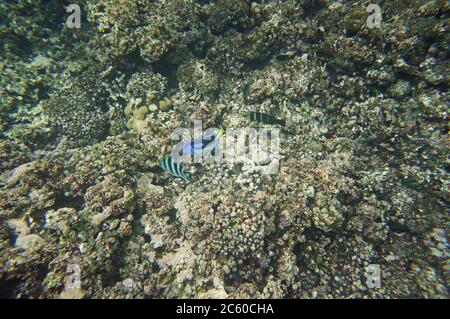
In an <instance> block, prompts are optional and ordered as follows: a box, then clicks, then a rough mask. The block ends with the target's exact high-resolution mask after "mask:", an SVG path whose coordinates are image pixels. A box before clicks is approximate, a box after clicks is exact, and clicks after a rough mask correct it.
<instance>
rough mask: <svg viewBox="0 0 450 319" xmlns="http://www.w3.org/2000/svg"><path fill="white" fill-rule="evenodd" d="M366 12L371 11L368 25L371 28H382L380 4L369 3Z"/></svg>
mask: <svg viewBox="0 0 450 319" xmlns="http://www.w3.org/2000/svg"><path fill="white" fill-rule="evenodd" d="M366 12H367V13H369V16H368V17H367V27H368V28H369V29H380V28H381V8H380V6H379V5H378V4H373V3H371V4H369V5H368V6H367V8H366Z"/></svg>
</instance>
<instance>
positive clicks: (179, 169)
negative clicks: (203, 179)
mask: <svg viewBox="0 0 450 319" xmlns="http://www.w3.org/2000/svg"><path fill="white" fill-rule="evenodd" d="M159 166H160V167H161V168H162V169H163V170H165V171H167V172H168V173H169V174H170V175H173V176H175V177H180V178H182V179H183V180H185V181H188V180H189V172H187V171H186V170H185V169H184V167H183V165H181V164H180V163H178V162H175V161H174V160H173V158H172V156H170V155H166V156H164V157H163V158H162V159H161V160H160V161H159Z"/></svg>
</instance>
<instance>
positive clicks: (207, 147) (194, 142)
mask: <svg viewBox="0 0 450 319" xmlns="http://www.w3.org/2000/svg"><path fill="white" fill-rule="evenodd" d="M224 132H225V130H224V129H223V128H221V129H220V130H219V131H218V132H217V133H212V134H207V135H203V136H201V137H197V138H193V139H191V140H189V141H187V142H186V143H185V144H184V145H183V147H182V150H183V154H190V155H197V154H201V153H204V152H207V151H212V150H213V149H214V148H216V147H217V145H218V144H219V138H220V137H221V136H222V135H223V133H224Z"/></svg>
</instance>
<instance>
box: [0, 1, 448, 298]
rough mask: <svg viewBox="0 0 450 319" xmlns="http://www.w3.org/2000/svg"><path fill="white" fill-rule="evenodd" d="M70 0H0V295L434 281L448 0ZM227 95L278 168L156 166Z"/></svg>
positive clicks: (269, 290) (363, 291) (352, 289)
mask: <svg viewBox="0 0 450 319" xmlns="http://www.w3.org/2000/svg"><path fill="white" fill-rule="evenodd" d="M72 2H73V1H67V0H64V1H60V0H48V1H43V0H39V1H25V0H18V1H7V0H2V1H0V21H2V24H0V39H1V41H0V44H1V46H2V55H1V58H0V82H1V85H0V159H1V161H0V252H1V253H0V296H1V297H6V298H59V297H61V298H218V297H219V298H448V297H449V292H448V282H449V271H450V269H449V245H448V233H449V218H448V216H449V215H448V207H449V206H448V205H449V203H448V189H449V180H448V170H449V160H448V155H449V142H450V141H449V134H448V95H447V88H448V84H449V74H450V73H449V47H448V44H449V43H450V39H449V33H448V27H449V9H450V7H449V4H448V1H445V0H431V1H419V0H408V1H406V0H395V1H393V0H378V1H377V4H378V5H379V6H380V8H381V10H382V20H381V24H380V28H369V27H368V24H367V19H368V16H369V14H370V13H368V12H367V11H366V8H367V5H368V2H367V1H344V0H343V1H332V0H317V1H311V0H286V1H281V0H280V1H277V0H272V1H271V0H266V1H255V2H252V1H247V0H217V1H207V0H202V1H200V0H197V1H196V0H170V1H168V0H165V1H164V0H80V1H77V3H78V4H79V5H80V7H81V28H78V29H77V28H69V27H68V26H67V25H66V24H65V21H66V19H67V17H68V15H69V14H68V13H67V12H66V7H67V6H68V5H69V4H70V3H72ZM245 111H259V112H264V113H268V114H272V115H273V116H276V117H278V118H282V119H285V120H286V127H285V132H282V135H281V137H282V138H281V145H280V157H281V160H280V167H279V171H278V173H277V174H270V175H268V174H263V173H262V172H261V170H258V167H255V166H252V165H246V164H245V163H244V164H230V163H211V164H205V165H194V164H193V165H191V166H187V167H186V168H187V169H189V170H190V171H193V172H195V173H194V174H193V176H192V178H191V180H189V181H183V180H181V179H177V178H174V177H173V176H170V175H168V174H167V173H164V172H161V171H158V170H156V169H155V166H157V164H158V161H159V160H160V159H161V158H162V157H163V156H164V155H165V154H167V153H169V152H170V151H171V149H172V147H173V146H174V141H172V140H171V139H170V135H171V133H172V131H173V130H174V129H176V128H179V127H184V128H191V127H192V123H193V121H194V120H201V121H202V123H203V127H204V128H208V127H219V126H220V125H224V126H225V127H227V128H233V127H242V126H249V123H248V122H246V120H245V119H242V118H240V117H239V114H240V113H242V112H245ZM251 125H252V126H253V127H268V125H266V124H261V123H252V124H251ZM369 265H378V266H379V269H380V271H381V278H380V286H379V287H370V285H368V284H367V269H368V267H369Z"/></svg>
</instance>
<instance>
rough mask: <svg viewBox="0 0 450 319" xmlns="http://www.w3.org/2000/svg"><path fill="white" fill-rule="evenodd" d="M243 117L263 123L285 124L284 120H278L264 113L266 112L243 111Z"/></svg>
mask: <svg viewBox="0 0 450 319" xmlns="http://www.w3.org/2000/svg"><path fill="white" fill-rule="evenodd" d="M242 116H243V117H244V118H246V119H247V120H250V121H253V122H260V123H264V124H278V125H281V126H285V125H286V121H285V120H279V119H277V118H275V117H273V116H272V115H269V114H266V113H260V112H245V113H243V114H242Z"/></svg>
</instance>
